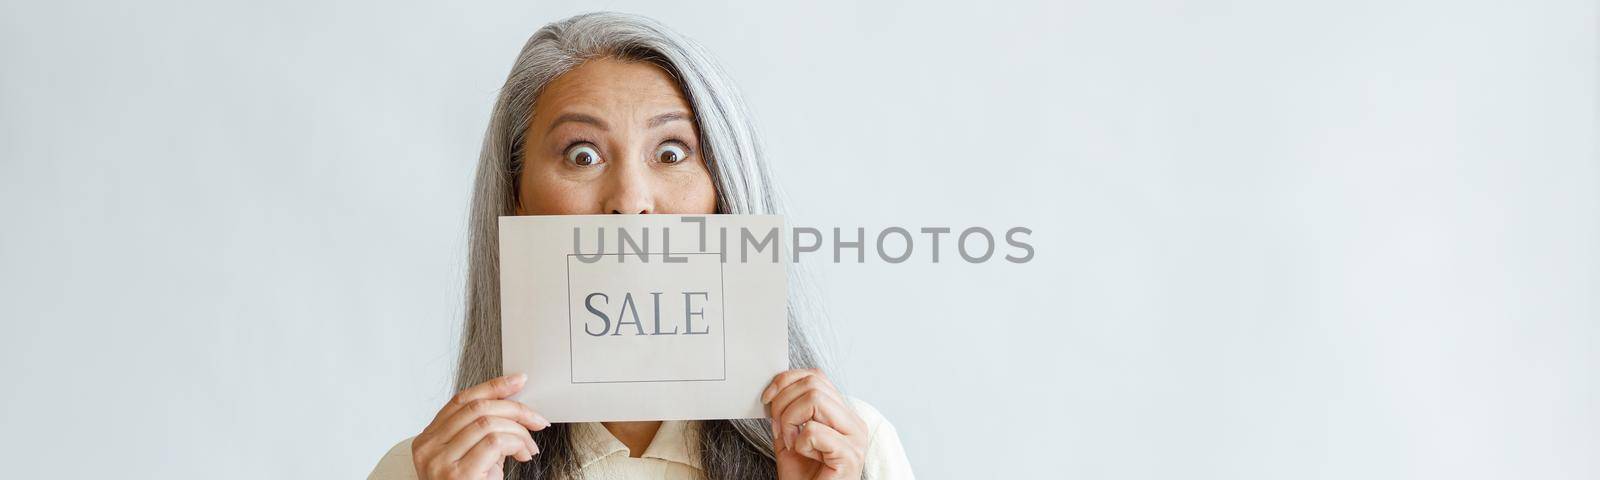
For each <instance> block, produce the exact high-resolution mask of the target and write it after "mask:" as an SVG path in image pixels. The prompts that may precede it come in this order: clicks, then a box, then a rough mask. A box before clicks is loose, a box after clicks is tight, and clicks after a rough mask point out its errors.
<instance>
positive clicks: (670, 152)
mask: <svg viewBox="0 0 1600 480" xmlns="http://www.w3.org/2000/svg"><path fill="white" fill-rule="evenodd" d="M688 157H689V147H688V146H686V145H684V144H683V142H679V141H677V140H669V141H667V142H666V143H663V144H661V146H659V147H656V161H657V162H661V163H665V164H667V165H672V164H674V163H678V162H681V161H683V159H685V158H688Z"/></svg>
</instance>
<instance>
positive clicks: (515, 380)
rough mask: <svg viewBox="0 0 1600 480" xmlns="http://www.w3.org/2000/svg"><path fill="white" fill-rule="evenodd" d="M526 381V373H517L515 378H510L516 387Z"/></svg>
mask: <svg viewBox="0 0 1600 480" xmlns="http://www.w3.org/2000/svg"><path fill="white" fill-rule="evenodd" d="M526 381H528V374H526V373H519V374H517V376H515V377H511V382H512V383H515V384H518V385H521V384H522V382H526Z"/></svg>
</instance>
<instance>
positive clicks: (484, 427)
mask: <svg viewBox="0 0 1600 480" xmlns="http://www.w3.org/2000/svg"><path fill="white" fill-rule="evenodd" d="M476 183H477V185H476V189H475V193H474V197H473V202H472V218H471V252H470V253H469V255H470V257H469V258H470V261H471V267H470V271H469V273H468V276H469V278H468V284H467V299H466V300H467V301H466V304H467V312H466V326H465V334H464V337H465V338H464V339H463V342H462V349H461V362H460V365H459V367H458V370H457V372H456V387H457V389H458V390H459V393H458V394H456V396H455V397H454V398H452V399H451V400H450V401H449V402H448V403H447V404H445V405H444V406H443V407H441V408H440V409H439V412H438V414H437V415H436V416H434V418H433V420H432V422H431V423H429V424H428V426H427V427H426V428H423V430H422V432H420V433H418V434H417V436H416V437H414V438H411V439H407V440H405V441H403V442H401V443H400V444H399V445H396V446H395V447H394V449H392V450H391V451H390V452H389V453H388V454H387V455H385V456H384V457H383V459H382V460H381V461H380V462H379V463H378V466H377V468H376V469H375V470H373V472H372V476H371V478H377V479H399V478H422V479H434V480H443V479H467V478H472V479H479V478H529V479H533V478H713V479H747V478H780V479H785V480H791V479H813V478H828V479H836V478H849V479H856V478H862V477H872V478H910V477H911V470H910V466H909V465H908V463H907V461H906V458H905V454H904V451H903V450H902V449H901V446H900V440H899V438H898V437H897V436H896V435H895V432H894V428H893V427H891V426H890V425H889V423H888V422H887V421H885V420H884V418H883V417H882V416H881V415H879V414H878V412H877V411H875V410H873V409H872V407H870V406H868V405H866V404H865V403H862V402H860V401H856V400H853V399H850V398H847V397H845V396H844V395H842V394H840V393H839V390H838V389H837V388H835V387H834V385H833V384H832V383H831V382H829V381H828V379H827V377H826V376H825V375H824V374H823V372H822V371H821V370H819V369H817V365H818V358H817V354H816V353H815V352H814V350H813V348H812V344H811V342H810V341H809V340H808V337H807V336H806V334H805V332H806V324H805V321H804V320H805V318H804V317H803V316H801V315H798V314H797V310H796V309H794V308H791V314H790V319H789V323H790V326H789V330H790V341H789V358H790V363H791V366H793V367H795V368H797V369H795V370H790V371H787V372H783V373H781V374H779V375H777V376H776V377H774V378H773V379H772V382H771V384H770V385H768V386H767V388H766V390H765V391H764V392H762V393H761V402H762V403H763V404H764V405H765V406H766V412H767V416H768V418H766V419H740V420H715V421H647V422H605V423H600V424H589V423H583V424H551V423H550V422H549V421H547V420H545V419H544V418H543V417H541V416H540V415H539V413H538V412H535V411H533V410H531V409H529V408H528V407H527V406H525V405H523V404H521V403H519V402H516V401H513V400H508V399H507V397H509V396H510V395H512V394H514V393H516V392H518V391H519V390H521V388H522V387H523V384H524V382H525V381H526V378H525V377H524V376H522V375H520V374H519V375H509V376H501V374H502V373H503V372H501V371H500V365H501V363H500V329H499V325H500V324H499V321H500V305H499V298H500V294H499V288H500V287H499V275H498V267H497V258H496V257H497V252H498V248H497V245H496V239H497V236H496V232H495V227H496V224H497V223H496V218H497V217H499V216H502V215H572V214H601V213H616V214H648V213H668V214H709V213H750V214H772V213H781V210H780V208H779V206H778V205H777V202H776V199H775V195H774V193H773V190H772V185H771V179H770V178H769V174H768V170H767V165H766V159H765V158H763V157H762V152H761V148H760V146H759V145H758V144H757V141H756V137H755V130H754V128H752V125H751V122H750V118H749V114H748V113H747V112H746V111H745V107H744V104H743V102H742V101H741V100H740V98H739V95H738V94H737V93H736V92H735V90H734V88H733V86H732V84H731V83H729V82H728V80H727V79H726V78H724V77H723V73H722V72H721V71H720V70H719V69H718V68H717V67H716V66H715V64H714V63H713V62H712V60H711V59H710V57H709V56H708V55H707V54H706V53H705V51H703V50H702V49H701V48H700V47H699V46H698V45H696V44H694V43H693V42H691V41H690V40H688V39H687V38H684V37H682V36H680V35H678V34H676V33H674V32H672V31H670V30H668V29H666V28H665V27H663V26H661V25H660V24H658V23H656V22H654V21H651V20H649V19H646V18H641V17H637V16H631V15H623V14H615V13H596V14H588V15H580V16H577V17H573V18H569V19H566V20H563V21H560V22H556V23H553V24H550V25H548V26H546V27H544V28H542V29H540V30H539V31H538V32H537V33H535V34H534V35H533V38H531V39H529V40H528V43H527V45H526V46H524V47H523V49H522V52H521V54H519V55H518V56H517V61H516V63H515V64H514V65H513V66H512V68H511V74H510V75H509V76H508V78H507V79H506V83H505V87H504V88H503V89H502V90H501V92H500V96H499V100H498V101H497V102H496V104H495V109H494V114H493V117H492V118H491V119H490V123H489V131H488V133H487V134H486V137H485V139H484V144H483V151H482V154H481V155H480V159H479V163H478V175H477V182H476ZM791 296H792V295H791ZM793 303H795V302H791V304H793Z"/></svg>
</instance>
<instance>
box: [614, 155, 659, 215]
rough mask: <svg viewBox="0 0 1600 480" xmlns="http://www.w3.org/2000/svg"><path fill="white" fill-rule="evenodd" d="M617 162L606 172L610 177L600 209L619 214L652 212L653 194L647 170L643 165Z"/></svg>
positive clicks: (653, 207) (653, 206)
mask: <svg viewBox="0 0 1600 480" xmlns="http://www.w3.org/2000/svg"><path fill="white" fill-rule="evenodd" d="M629 163H631V162H618V164H617V166H616V168H613V169H612V170H611V171H610V172H607V173H609V174H610V176H611V177H612V178H611V179H610V180H611V181H610V182H609V183H610V184H611V185H610V188H608V189H607V190H608V192H607V194H606V198H605V200H604V204H603V205H601V209H602V210H601V211H603V212H606V213H621V214H647V213H654V210H655V195H654V192H652V190H653V189H652V188H651V185H650V178H649V172H647V170H649V169H648V168H646V167H645V166H643V165H636V164H632V165H630V164H629Z"/></svg>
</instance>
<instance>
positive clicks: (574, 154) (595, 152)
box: [567, 143, 600, 167]
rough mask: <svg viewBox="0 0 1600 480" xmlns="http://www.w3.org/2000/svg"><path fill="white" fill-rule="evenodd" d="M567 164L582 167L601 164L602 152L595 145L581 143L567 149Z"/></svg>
mask: <svg viewBox="0 0 1600 480" xmlns="http://www.w3.org/2000/svg"><path fill="white" fill-rule="evenodd" d="M567 162H569V163H572V164H573V165H577V166H580V167H588V166H592V165H595V164H598V163H600V150H599V149H596V148H594V145H591V144H588V143H580V144H577V145H573V146H571V147H568V148H567Z"/></svg>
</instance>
